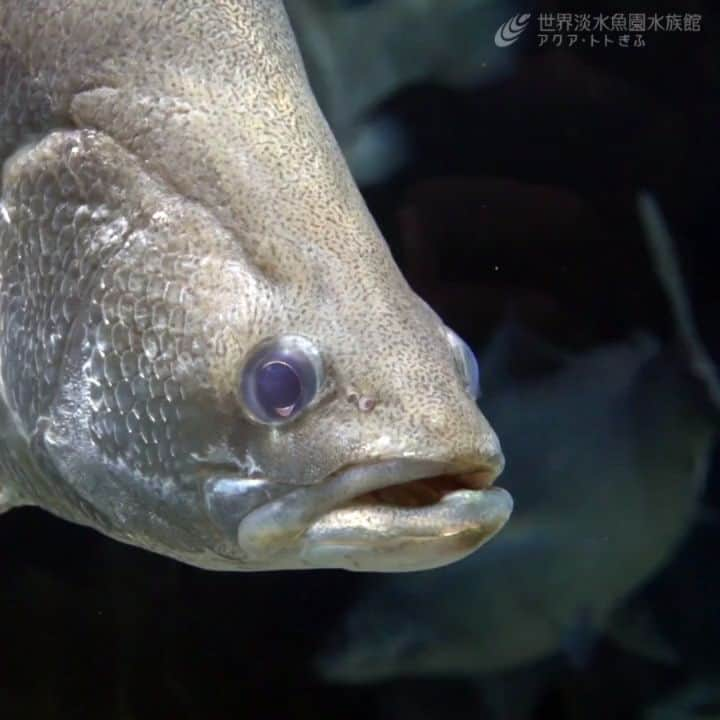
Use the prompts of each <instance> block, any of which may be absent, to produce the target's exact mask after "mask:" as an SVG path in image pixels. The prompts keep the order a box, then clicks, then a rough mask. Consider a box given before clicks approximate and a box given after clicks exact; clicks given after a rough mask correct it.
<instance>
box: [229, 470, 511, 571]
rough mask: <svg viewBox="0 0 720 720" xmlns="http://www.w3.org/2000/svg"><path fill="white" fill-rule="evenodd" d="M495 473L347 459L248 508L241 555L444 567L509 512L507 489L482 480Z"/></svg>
mask: <svg viewBox="0 0 720 720" xmlns="http://www.w3.org/2000/svg"><path fill="white" fill-rule="evenodd" d="M463 470H467V468H463ZM497 473H498V467H497V466H495V467H493V466H489V465H488V466H486V467H480V468H475V469H473V470H472V471H471V472H460V471H459V468H458V467H457V466H454V465H450V464H447V463H441V462H436V461H431V460H415V459H397V460H386V461H380V462H377V463H372V464H367V465H355V466H351V467H348V468H346V469H345V470H343V471H341V472H339V473H336V474H335V475H333V476H332V477H331V478H329V479H328V480H327V481H324V482H323V483H321V484H319V485H315V486H310V487H303V488H298V489H297V490H295V491H293V492H291V493H289V494H287V495H285V496H283V497H282V498H279V499H278V500H277V501H275V502H271V503H268V504H266V505H263V506H262V507H260V508H258V509H257V510H254V511H253V512H251V513H250V514H249V515H248V516H247V517H245V518H244V519H243V520H242V521H241V522H240V525H239V528H238V533H237V540H238V542H239V544H240V547H241V549H242V550H243V552H244V553H246V554H247V555H248V557H249V558H256V559H259V558H261V557H263V558H266V557H268V555H275V554H277V556H278V558H280V557H282V556H287V562H288V563H289V564H285V565H282V566H285V567H308V566H310V567H339V568H347V569H354V570H376V571H383V570H385V571H401V570H419V569H426V568H430V567H436V566H439V565H444V564H447V563H448V562H452V561H454V560H457V559H459V558H461V557H463V556H464V555H467V554H469V553H470V552H472V551H473V550H475V549H476V548H477V547H479V546H480V545H481V544H483V543H484V542H486V541H487V540H489V539H490V538H491V537H492V536H493V535H494V534H495V533H497V532H498V531H499V530H500V529H501V528H502V526H503V525H504V524H505V522H506V521H507V519H508V517H509V516H510V513H511V511H512V498H511V497H510V495H509V494H508V493H507V492H506V491H505V490H502V489H500V488H491V487H490V486H491V485H492V482H493V481H494V479H495V477H496V475H497ZM291 556H294V557H295V561H294V562H292V561H291V560H290V558H291ZM281 564H282V562H281Z"/></svg>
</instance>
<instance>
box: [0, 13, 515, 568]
mask: <svg viewBox="0 0 720 720" xmlns="http://www.w3.org/2000/svg"><path fill="white" fill-rule="evenodd" d="M0 156H1V157H2V159H3V161H4V167H3V177H2V202H3V207H2V214H1V217H0V272H1V273H2V284H1V285H0V359H1V362H2V367H1V378H2V389H3V397H4V400H5V403H4V406H3V407H2V412H3V416H4V417H3V427H4V432H3V445H4V449H3V452H2V458H3V459H2V464H3V469H4V475H3V476H2V478H1V479H0V488H2V489H1V490H0V504H2V503H3V502H4V503H5V505H6V506H11V505H17V504H37V505H40V506H42V507H45V508H46V509H48V510H50V511H52V512H54V513H57V514H59V515H61V516H63V517H65V518H67V519H70V520H73V521H77V522H82V523H85V524H89V525H92V526H93V527H96V528H97V529H99V530H101V531H103V532H106V533H108V534H110V535H112V536H113V537H116V538H118V539H120V540H123V541H126V542H131V543H134V544H137V545H140V546H143V547H147V548H149V549H152V550H155V551H158V552H162V553H164V554H168V555H171V556H174V557H178V558H180V559H182V560H185V561H187V562H191V563H194V564H197V565H201V566H206V567H227V568H235V569H243V568H244V567H251V566H252V565H251V564H249V563H245V562H244V558H243V557H242V554H241V553H237V552H236V551H235V550H234V549H233V548H232V547H231V543H229V542H228V541H227V539H226V538H223V537H221V536H220V534H219V533H218V530H217V528H216V527H215V526H213V525H212V524H211V523H209V522H208V519H207V515H206V510H205V507H204V504H203V501H202V485H203V482H204V481H205V479H207V478H208V477H211V476H213V475H214V474H216V473H218V472H228V469H231V470H232V471H233V472H235V473H240V474H243V473H244V474H245V475H246V476H248V477H262V478H265V479H268V480H271V481H273V482H274V483H276V484H277V487H278V488H282V490H279V491H278V493H279V494H282V493H283V492H287V491H288V488H291V487H295V486H298V485H313V484H318V483H322V482H323V481H324V480H325V479H326V478H327V477H328V476H329V475H331V474H332V473H333V472H335V471H337V470H338V469H340V468H342V467H346V466H348V465H352V464H356V463H367V462H369V461H373V460H378V459H382V458H403V457H416V458H428V459H433V460H441V461H447V462H451V463H453V464H454V465H456V466H457V467H458V468H459V469H473V468H476V467H479V466H483V465H487V464H488V463H491V464H492V463H494V464H495V466H496V467H499V466H501V464H502V459H501V454H500V450H499V446H498V443H497V438H496V437H495V435H494V433H493V431H492V430H491V428H490V427H489V425H488V424H487V422H486V421H485V419H484V418H483V416H482V415H481V413H480V412H479V411H478V409H477V407H476V405H475V402H474V401H473V399H472V398H470V397H469V396H468V395H467V393H466V392H465V388H464V386H463V381H462V378H461V377H460V376H459V373H458V370H457V367H456V363H455V362H454V359H453V355H452V352H451V349H450V347H449V345H448V342H447V339H446V335H445V330H444V326H443V324H442V322H441V321H440V320H439V318H438V317H437V316H436V315H435V314H434V313H433V312H432V310H430V309H429V308H428V306H427V305H425V303H423V302H422V301H421V300H420V299H419V298H418V297H417V296H416V295H415V294H414V293H413V292H412V291H411V289H410V288H409V287H408V285H407V283H406V282H405V280H404V279H403V277H402V276H401V274H400V272H399V271H398V269H397V267H396V265H395V264H394V262H393V260H392V258H391V256H390V253H389V251H388V249H387V246H386V244H385V242H384V240H383V238H382V237H381V235H380V233H379V231H378V229H377V227H376V225H375V223H374V222H373V220H372V218H371V217H370V215H369V213H368V210H367V208H366V206H365V204H364V202H363V200H362V198H361V196H360V194H359V193H358V191H357V189H356V186H355V184H354V182H353V180H352V178H351V176H350V174H349V172H348V170H347V168H346V165H345V163H344V161H343V159H342V156H341V155H340V152H339V150H338V148H337V145H336V143H335V141H334V139H333V137H332V134H331V132H330V130H329V128H328V126H327V124H326V122H325V120H324V118H323V117H322V114H321V113H320V111H319V110H318V107H317V105H316V103H315V100H314V98H313V96H312V94H311V92H310V90H309V86H308V83H307V79H306V76H305V73H304V70H303V68H302V63H301V59H300V57H299V54H298V51H297V49H296V45H295V41H294V38H293V36H292V32H291V30H290V27H289V24H288V22H287V19H286V16H285V11H284V8H283V6H282V4H281V3H280V2H277V1H275V0H242V1H236V2H232V1H231V0H212V1H208V2H203V3H198V2H197V0H168V1H166V2H160V1H159V0H158V1H156V2H153V1H149V0H119V1H118V2H114V3H97V2H95V0H3V2H2V4H1V5H0ZM282 334H299V335H302V336H304V337H307V338H310V339H311V340H312V341H313V342H314V343H315V344H316V345H317V346H318V347H319V348H321V351H322V354H323V358H324V361H325V364H326V366H327V377H326V379H325V382H324V384H323V387H322V391H321V393H320V395H319V397H318V398H317V399H316V401H315V403H314V405H313V407H311V408H310V409H309V410H308V411H307V412H305V413H304V414H303V415H302V416H301V417H299V418H298V419H297V420H296V421H294V422H291V423H289V424H288V425H287V426H283V427H281V428H271V427H268V426H263V425H259V424H256V423H253V422H251V421H250V420H249V419H248V417H247V415H246V413H245V412H244V409H243V407H242V402H241V399H240V398H239V397H238V377H239V373H240V369H241V367H242V363H243V359H244V357H245V356H246V354H247V353H248V351H249V350H251V349H252V347H253V346H254V345H255V344H256V343H257V342H258V341H260V340H261V339H263V338H267V337H272V336H275V335H282ZM348 398H349V399H350V401H348ZM357 398H361V399H363V398H372V399H373V400H374V401H375V402H374V406H373V407H372V410H370V411H368V409H367V405H363V404H362V403H361V402H358V401H356V400H357ZM363 402H365V401H364V400H363Z"/></svg>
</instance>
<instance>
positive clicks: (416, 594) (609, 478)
mask: <svg viewBox="0 0 720 720" xmlns="http://www.w3.org/2000/svg"><path fill="white" fill-rule="evenodd" d="M638 207H639V212H640V217H641V220H642V221H643V224H644V226H645V228H646V233H647V237H648V243H649V247H650V250H651V253H652V257H653V258H654V259H655V263H656V267H657V271H658V274H659V277H660V279H661V282H662V284H663V286H664V287H665V289H666V293H667V296H668V298H669V299H670V308H671V310H672V315H673V317H674V318H675V327H676V329H677V332H676V335H677V337H676V340H675V342H673V343H671V344H668V345H665V346H663V344H661V343H660V342H659V341H658V340H657V339H656V338H653V337H650V336H638V337H635V338H633V339H632V340H629V341H627V342H621V343H613V344H611V345H607V346H601V347H598V348H595V349H593V350H590V351H586V352H584V353H581V354H578V355H570V354H565V353H562V352H559V351H558V350H557V349H555V348H552V347H548V346H546V345H543V344H542V343H540V342H539V341H538V339H537V338H533V337H530V338H529V337H528V335H527V333H524V332H519V331H518V330H517V329H511V328H505V329H503V330H502V332H500V333H499V334H498V335H497V336H496V338H495V340H494V341H493V342H492V343H491V345H490V347H489V349H488V350H487V352H486V354H485V362H484V370H485V372H487V375H488V381H487V383H486V384H485V395H484V401H485V405H484V407H486V409H487V413H488V416H489V417H490V418H492V421H493V424H494V425H495V427H497V428H498V431H499V432H500V433H501V434H502V436H503V443H504V446H505V448H506V450H507V452H508V457H509V458H510V460H509V463H508V468H507V470H506V472H505V476H504V484H505V485H507V487H508V488H509V489H510V491H511V492H512V493H513V496H514V498H515V501H516V507H517V509H516V511H515V514H514V516H513V520H512V522H511V523H510V525H509V527H508V528H507V530H506V531H505V532H504V533H503V534H502V535H501V536H500V537H499V538H498V539H497V540H496V541H495V542H493V543H492V545H491V546H490V547H488V548H487V549H486V551H485V552H483V553H481V554H478V555H477V556H475V557H472V558H468V559H467V560H465V561H464V562H462V563H457V564H456V565H453V566H452V567H448V568H444V569H441V570H438V571H436V572H433V573H428V574H426V575H417V576H410V577H398V578H394V577H387V578H379V579H377V581H376V582H373V583H372V584H371V585H370V584H368V585H367V587H366V588H365V589H364V590H362V589H361V590H360V591H357V592H356V599H355V601H354V603H353V606H352V607H351V608H350V610H349V613H348V616H347V618H346V621H345V624H344V627H343V628H341V629H338V631H337V634H336V637H335V639H334V640H333V642H332V643H331V647H329V648H328V650H327V652H326V654H325V655H324V656H322V657H321V659H320V660H319V664H320V668H321V670H322V672H323V673H324V674H325V675H326V676H327V677H328V678H331V679H333V680H335V681H342V682H368V681H370V680H387V679H391V678H396V677H400V676H413V675H465V676H476V675H481V674H483V673H488V672H496V671H504V670H509V669H513V668H517V667H520V666H523V665H526V664H529V663H532V662H534V661H537V660H539V659H541V658H544V657H547V656H549V655H551V654H553V653H557V652H560V651H565V652H566V653H568V654H570V656H571V658H573V659H574V660H575V661H582V660H583V659H584V656H586V655H587V652H588V651H589V649H591V646H590V643H591V642H592V641H593V638H594V637H597V636H598V635H599V634H600V633H602V632H603V631H605V630H612V622H613V615H614V611H615V610H616V609H617V608H618V607H619V606H620V605H621V603H622V602H623V600H624V599H625V598H626V597H627V596H628V595H629V594H630V593H631V592H632V591H633V590H635V589H636V588H637V587H638V586H640V585H641V584H642V583H643V582H645V581H647V580H648V579H649V578H650V577H652V576H653V575H654V574H655V573H656V572H657V571H658V570H659V569H660V568H662V567H663V565H664V564H665V563H667V561H668V560H669V558H670V557H671V556H672V553H673V551H674V550H675V549H676V547H677V545H678V543H679V542H680V541H681V540H682V539H683V538H684V536H685V534H686V533H687V531H688V529H689V528H690V527H691V525H692V523H693V521H694V520H695V518H696V513H697V511H698V505H699V503H698V501H699V498H700V495H701V493H702V491H703V488H704V484H705V478H706V474H707V465H708V461H709V455H710V453H711V451H712V448H713V446H714V442H715V438H716V435H717V430H718V426H719V425H720V391H719V387H720V386H719V385H718V381H717V377H716V373H715V369H714V367H713V365H712V363H711V361H710V359H709V357H708V355H707V353H706V351H705V349H704V347H703V345H702V343H701V342H700V339H699V337H698V334H697V331H696V329H695V324H694V321H693V317H692V315H691V313H690V309H689V304H688V301H687V294H686V292H685V290H684V287H683V283H682V281H681V277H680V274H679V271H678V266H677V263H676V262H675V260H674V257H673V253H672V243H671V240H670V237H669V233H668V230H667V228H666V226H665V223H664V221H663V218H662V215H661V213H660V210H659V208H658V206H657V204H656V202H655V201H654V200H653V199H652V197H651V196H649V195H647V194H642V195H641V196H640V198H639V203H638ZM530 371H532V372H531V373H530ZM538 373H540V374H538Z"/></svg>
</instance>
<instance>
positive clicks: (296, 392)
mask: <svg viewBox="0 0 720 720" xmlns="http://www.w3.org/2000/svg"><path fill="white" fill-rule="evenodd" d="M322 380H323V366H322V358H321V356H320V352H319V351H318V349H317V348H316V347H315V346H314V345H313V344H312V343H311V342H310V341H309V340H308V339H307V338H304V337H300V336H299V335H283V336H281V337H277V338H271V339H268V340H264V341H262V342H261V343H259V344H258V345H257V346H256V347H255V348H253V350H252V351H251V352H250V354H249V356H248V358H247V360H246V362H245V364H244V366H243V370H242V377H241V380H240V391H241V396H242V401H243V404H244V406H245V409H246V410H247V412H248V413H249V414H250V416H251V417H252V418H253V419H254V420H257V421H258V422H261V423H269V424H275V425H277V424H282V423H285V422H288V421H289V420H292V419H293V418H295V417H296V416H297V415H299V414H300V413H301V412H302V411H303V410H304V409H305V408H306V407H307V406H308V405H309V404H310V403H311V402H312V400H313V398H314V397H315V396H316V395H317V392H318V390H319V389H320V386H321V385H322Z"/></svg>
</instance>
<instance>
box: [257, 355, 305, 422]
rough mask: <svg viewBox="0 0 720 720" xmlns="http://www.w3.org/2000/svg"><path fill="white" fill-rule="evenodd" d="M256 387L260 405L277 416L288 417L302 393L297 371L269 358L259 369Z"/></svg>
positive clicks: (288, 365) (287, 364) (284, 363)
mask: <svg viewBox="0 0 720 720" xmlns="http://www.w3.org/2000/svg"><path fill="white" fill-rule="evenodd" d="M256 388H257V390H256V392H257V399H258V401H259V402H260V403H261V405H262V406H263V407H264V408H265V410H266V411H267V412H268V413H271V414H274V415H277V416H278V417H288V416H289V415H290V414H291V413H292V411H293V410H294V409H295V406H296V404H297V402H298V400H299V399H300V396H301V395H302V384H301V382H300V377H299V375H298V373H297V371H296V370H295V368H293V367H292V365H290V364H289V363H288V362H285V361H282V360H270V361H269V362H266V363H265V364H264V365H263V366H262V367H261V368H260V369H259V371H258V374H257V386H256Z"/></svg>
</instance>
